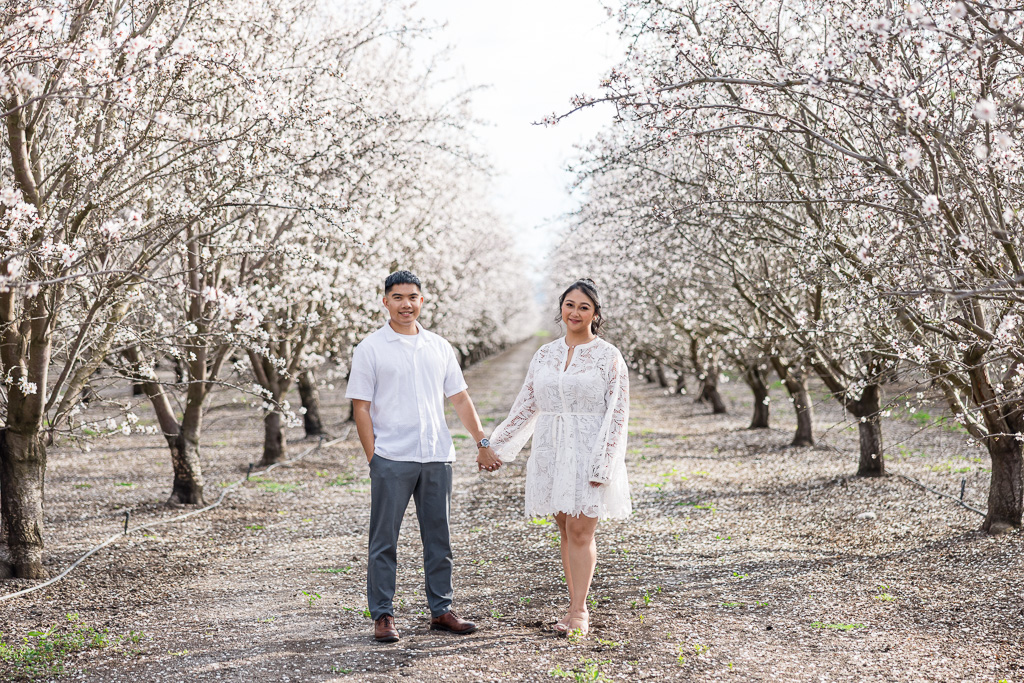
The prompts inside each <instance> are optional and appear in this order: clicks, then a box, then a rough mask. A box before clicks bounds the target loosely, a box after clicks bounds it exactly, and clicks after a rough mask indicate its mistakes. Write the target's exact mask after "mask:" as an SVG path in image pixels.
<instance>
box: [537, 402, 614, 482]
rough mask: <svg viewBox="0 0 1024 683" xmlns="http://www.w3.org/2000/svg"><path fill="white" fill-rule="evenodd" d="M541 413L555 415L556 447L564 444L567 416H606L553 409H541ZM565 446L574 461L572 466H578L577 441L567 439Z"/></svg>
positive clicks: (570, 460)
mask: <svg viewBox="0 0 1024 683" xmlns="http://www.w3.org/2000/svg"><path fill="white" fill-rule="evenodd" d="M540 415H553V416H554V417H555V447H556V448H557V447H558V446H559V445H561V444H562V437H563V436H564V432H565V418H567V417H576V416H584V415H586V416H591V417H594V416H596V417H604V414H603V413H558V412H555V411H553V410H545V411H541V412H540ZM564 446H565V449H566V451H567V453H566V454H567V455H568V456H569V462H571V463H572V466H573V467H574V468H575V467H577V464H576V442H575V441H573V440H571V439H566V441H565V444H564Z"/></svg>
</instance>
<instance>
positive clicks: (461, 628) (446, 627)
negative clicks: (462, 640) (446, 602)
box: [430, 610, 476, 636]
mask: <svg viewBox="0 0 1024 683" xmlns="http://www.w3.org/2000/svg"><path fill="white" fill-rule="evenodd" d="M430 630H432V631H448V632H449V633H457V634H459V635H460V636H464V635H466V634H467V633H472V632H473V631H475V630H476V624H474V623H473V622H472V621H466V620H465V619H460V618H459V615H458V614H456V613H455V612H453V611H451V610H448V611H447V612H445V613H444V614H442V615H441V616H439V617H432V618H431V619H430Z"/></svg>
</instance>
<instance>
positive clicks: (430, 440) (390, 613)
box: [345, 270, 501, 643]
mask: <svg viewBox="0 0 1024 683" xmlns="http://www.w3.org/2000/svg"><path fill="white" fill-rule="evenodd" d="M423 301H424V299H423V293H422V291H421V285H420V280H419V278H417V277H416V276H415V275H413V274H412V273H410V272H409V271H407V270H400V271H397V272H395V273H392V274H391V275H389V276H388V277H387V279H386V280H385V281H384V307H385V308H386V309H387V311H388V314H389V316H390V320H389V321H388V323H387V324H385V325H384V326H383V327H382V328H381V329H379V330H377V331H376V332H374V333H373V334H371V335H370V336H368V337H367V338H366V339H364V340H363V341H362V342H361V343H360V344H359V345H358V346H357V347H356V350H355V354H354V355H353V358H352V370H351V372H350V373H349V381H348V389H347V391H346V393H345V395H346V397H347V398H349V399H352V404H353V414H354V416H355V421H356V430H357V431H358V433H359V441H360V443H361V444H362V446H363V451H365V453H366V460H367V462H369V464H370V482H371V483H370V543H369V557H368V561H367V571H366V599H367V602H368V603H369V607H370V615H371V616H372V617H373V637H374V638H375V639H376V640H378V641H380V642H385V643H393V642H395V641H397V640H398V638H399V634H398V629H397V628H396V627H395V618H394V609H393V606H392V601H393V599H394V596H395V573H396V569H397V546H398V532H399V529H400V528H401V526H402V517H403V516H404V515H405V509H406V508H407V507H408V505H409V498H410V497H411V498H413V499H414V500H415V501H416V517H417V518H418V519H419V523H420V537H421V538H422V540H423V570H424V575H425V583H426V592H427V601H428V603H429V605H430V628H431V629H438V630H442V631H449V632H451V633H458V634H466V633H472V632H474V631H476V628H477V627H476V624H474V623H473V622H471V621H466V620H465V619H461V618H459V616H458V615H456V614H455V612H453V611H452V609H451V605H452V549H451V541H450V531H449V525H448V520H449V513H450V509H451V495H452V463H453V462H454V460H455V446H454V444H453V443H452V436H451V433H450V432H449V431H448V425H447V423H446V422H445V418H444V399H445V397H447V398H448V399H449V400H450V401H451V402H452V406H453V407H454V408H455V412H456V414H457V415H458V416H459V419H460V420H461V421H462V424H463V425H464V426H465V427H466V429H467V430H468V431H469V433H470V434H471V435H472V436H473V439H474V440H475V441H476V442H477V448H478V449H479V452H478V454H477V464H478V467H479V469H486V470H488V471H494V470H496V469H498V468H499V467H500V466H501V462H500V461H499V460H498V458H497V456H495V454H494V451H493V450H491V447H490V443H489V442H488V440H487V439H486V438H484V429H483V426H482V425H481V424H480V418H479V416H478V415H477V413H476V408H475V407H474V406H473V401H472V400H471V399H470V398H469V393H468V392H467V391H466V381H465V379H463V377H462V370H461V369H460V368H459V363H458V361H457V360H456V358H455V349H453V348H452V346H451V344H449V343H448V342H447V341H445V340H444V339H442V338H441V337H439V336H438V335H436V334H433V333H431V332H428V331H426V330H425V329H423V328H422V327H421V326H420V324H419V323H418V322H416V319H417V318H418V317H419V315H420V310H421V309H422V306H423Z"/></svg>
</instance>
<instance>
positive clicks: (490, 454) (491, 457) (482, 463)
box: [476, 446, 502, 472]
mask: <svg viewBox="0 0 1024 683" xmlns="http://www.w3.org/2000/svg"><path fill="white" fill-rule="evenodd" d="M476 465H477V468H478V469H480V470H487V471H488V472H494V471H496V470H498V469H499V468H500V467H501V465H502V462H501V460H500V459H499V458H498V456H497V455H496V454H495V453H494V449H493V448H491V447H490V446H488V447H487V448H480V449H478V450H477V454H476Z"/></svg>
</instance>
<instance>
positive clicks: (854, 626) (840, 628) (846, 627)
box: [811, 621, 867, 631]
mask: <svg viewBox="0 0 1024 683" xmlns="http://www.w3.org/2000/svg"><path fill="white" fill-rule="evenodd" d="M811 627H812V628H827V629H832V630H833V631H853V630H855V629H859V628H867V627H866V626H865V625H864V624H826V623H824V622H821V621H815V622H813V623H812V624H811Z"/></svg>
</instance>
